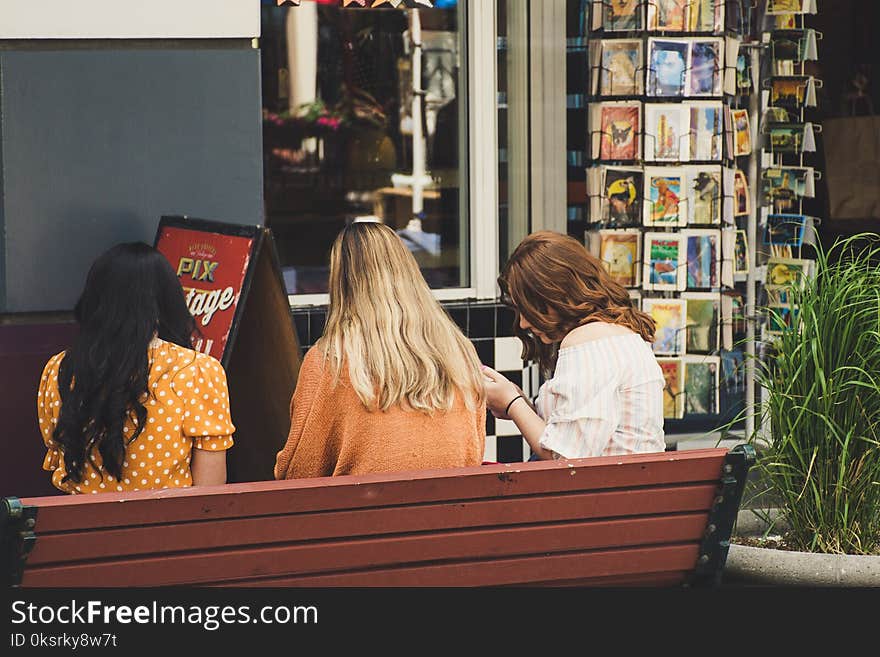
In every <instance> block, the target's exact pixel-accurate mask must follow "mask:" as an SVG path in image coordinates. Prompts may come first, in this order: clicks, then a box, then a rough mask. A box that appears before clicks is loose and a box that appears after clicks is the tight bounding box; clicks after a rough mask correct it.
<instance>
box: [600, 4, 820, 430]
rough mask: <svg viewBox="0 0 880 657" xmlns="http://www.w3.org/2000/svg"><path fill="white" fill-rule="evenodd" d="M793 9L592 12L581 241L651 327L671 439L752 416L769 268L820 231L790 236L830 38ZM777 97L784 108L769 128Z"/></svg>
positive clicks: (612, 7)
mask: <svg viewBox="0 0 880 657" xmlns="http://www.w3.org/2000/svg"><path fill="white" fill-rule="evenodd" d="M768 4H769V6H768ZM791 7H795V8H796V9H798V11H807V12H809V11H811V10H813V9H814V8H815V0H632V1H630V2H611V1H610V0H593V2H592V3H590V8H591V15H590V19H589V21H588V23H587V24H588V25H589V27H590V33H589V38H588V39H587V50H588V53H589V55H588V67H589V74H588V75H587V76H586V86H587V89H586V90H585V94H584V97H585V104H586V106H587V112H586V114H587V126H586V129H587V140H586V142H587V158H588V161H587V167H586V178H587V206H586V207H587V230H586V232H585V243H586V244H587V245H588V247H589V248H590V249H591V251H592V252H593V253H594V254H595V255H597V256H598V257H599V258H600V259H602V260H603V262H604V263H605V266H606V268H607V270H608V271H609V273H611V275H612V277H613V278H615V279H616V280H617V281H618V282H620V283H621V284H623V285H624V286H625V287H627V288H628V289H629V292H630V296H631V298H632V299H633V300H634V303H636V304H638V305H640V307H641V308H642V309H643V310H644V311H645V312H648V313H649V314H651V315H652V316H653V318H654V319H655V321H656V322H657V337H656V339H655V342H654V351H655V353H656V354H657V357H658V362H660V365H661V368H662V369H663V370H664V375H665V376H666V379H667V388H666V395H665V404H664V414H665V415H666V430H667V434H670V437H671V438H672V441H673V442H674V440H675V439H674V436H675V435H676V434H683V433H704V432H707V431H711V430H713V429H715V428H717V427H721V426H724V425H726V424H728V423H729V422H730V421H731V420H732V419H734V418H735V417H738V416H740V415H741V414H743V413H742V411H743V410H744V409H745V408H748V407H751V406H752V405H753V404H754V402H755V394H756V391H755V362H754V361H755V358H754V357H756V356H757V357H760V355H761V354H760V353H759V352H760V348H759V347H760V344H761V342H759V341H758V339H757V338H759V337H760V338H761V340H763V338H764V337H765V335H766V333H767V326H768V321H767V314H766V312H758V308H759V307H761V306H759V301H760V304H761V305H762V306H765V305H767V303H768V301H767V291H766V290H765V289H764V283H765V281H767V271H768V270H767V267H766V265H767V262H768V260H769V261H770V262H771V264H773V263H774V262H775V261H773V260H772V258H773V257H776V258H782V256H783V255H785V256H786V257H788V258H789V259H793V256H792V254H791V253H790V252H788V251H777V250H775V249H777V246H776V243H777V242H780V241H787V242H790V243H791V244H794V243H796V242H797V243H800V242H799V240H805V241H806V242H807V243H809V240H810V239H811V233H812V232H814V228H815V225H816V224H817V221H818V220H815V219H813V218H804V219H803V221H801V222H800V224H797V223H796V224H795V225H794V226H792V225H791V224H792V222H793V221H794V215H801V216H802V212H801V206H800V205H799V204H798V203H797V197H796V196H794V195H793V192H797V191H800V192H804V193H806V192H807V191H810V190H812V186H811V185H810V184H809V182H808V181H807V177H808V176H812V177H813V178H810V181H813V179H814V177H815V176H816V175H817V174H816V172H815V171H814V170H812V169H810V168H809V167H806V166H804V163H803V150H804V147H809V146H810V145H811V141H810V140H811V139H813V140H814V139H815V134H816V133H817V132H818V131H819V130H820V128H819V127H818V126H815V125H812V124H810V123H808V122H805V121H804V116H805V115H804V113H803V107H801V108H800V109H801V111H800V113H798V114H795V113H791V109H794V108H793V105H794V104H795V99H803V103H802V105H803V104H805V103H809V102H811V101H813V100H814V97H815V92H816V89H817V88H821V82H820V81H817V80H815V78H812V77H810V76H809V75H806V74H805V73H804V65H803V62H804V59H803V58H804V57H815V51H816V42H817V41H819V40H821V35H819V34H817V33H816V32H815V31H811V30H809V29H807V28H805V27H804V25H803V14H799V15H798V16H796V17H794V18H792V17H790V16H786V15H785V14H781V13H779V12H781V10H782V9H784V8H791ZM774 12H775V13H774ZM783 16H786V18H784V19H783V18H782V17H783ZM768 24H772V26H773V29H771V30H768V29H767V27H766V26H767V25H768ZM777 25H779V26H781V27H780V28H779V30H776V26H777ZM774 56H775V57H776V59H775V60H774ZM781 57H786V58H790V59H786V60H782V59H780V58H781ZM782 61H787V62H789V63H790V65H789V64H782V63H780V62H782ZM774 85H775V86H774ZM792 94H794V96H795V99H792V98H790V96H791V95H792ZM771 95H773V99H774V100H776V99H778V98H780V97H782V103H778V105H780V106H782V107H786V108H789V109H788V112H789V113H787V114H786V115H785V116H783V115H782V113H781V112H779V111H771V112H770V118H772V119H778V121H774V122H768V121H767V118H768V116H767V111H766V110H768V109H769V108H772V107H774V105H773V104H772V102H771ZM807 106H809V105H807ZM762 110H763V111H762ZM782 119H785V120H784V121H783V120H782ZM770 130H774V131H775V133H774V134H775V138H774V140H771V136H772V134H771V132H770ZM792 143H793V144H794V145H792ZM794 148H800V149H801V151H800V152H799V153H790V152H788V151H787V150H786V149H794ZM780 168H781V169H782V171H779V169H780ZM789 169H792V170H789ZM794 169H796V171H795V170H794ZM795 173H796V174H797V177H796V178H794V179H793V178H792V176H793V175H794V174H795ZM768 176H769V177H768ZM783 179H784V180H783ZM768 180H769V183H768ZM793 180H794V182H792V181H793ZM768 185H769V186H768ZM813 186H814V185H813ZM789 187H792V188H793V189H788V188H789ZM768 199H769V200H770V202H771V203H775V204H776V210H779V211H770V210H773V208H768V205H767V202H768ZM782 210H784V211H782ZM789 215H790V216H789ZM765 240H766V241H767V242H768V244H767V246H768V247H769V246H771V244H770V243H773V244H772V247H773V249H774V250H769V249H765V248H763V247H764V244H763V242H764V241H765ZM779 248H790V247H779ZM777 264H778V263H777ZM770 293H771V295H772V294H773V293H774V289H773V286H772V284H771V286H770ZM777 297H778V295H777ZM771 301H773V302H775V303H776V304H782V303H783V302H784V299H779V298H772V299H771ZM771 328H772V329H774V330H780V328H779V327H778V326H777V325H776V324H774V325H773V326H772V327H771ZM756 346H757V347H758V348H756ZM744 415H745V417H746V418H747V419H746V420H745V422H741V423H739V424H738V425H737V427H738V429H744V430H745V431H746V433H747V434H750V433H751V431H752V430H753V428H754V427H753V424H752V422H751V417H750V415H751V413H746V414H744Z"/></svg>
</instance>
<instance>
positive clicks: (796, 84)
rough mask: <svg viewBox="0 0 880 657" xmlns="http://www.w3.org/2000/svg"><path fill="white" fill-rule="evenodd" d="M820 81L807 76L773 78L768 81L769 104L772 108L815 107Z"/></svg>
mask: <svg viewBox="0 0 880 657" xmlns="http://www.w3.org/2000/svg"><path fill="white" fill-rule="evenodd" d="M821 86H822V82H821V80H816V78H814V77H812V76H809V75H790V76H775V77H773V78H771V79H770V104H771V105H773V106H774V107H790V108H801V107H815V106H816V89H817V88H821Z"/></svg>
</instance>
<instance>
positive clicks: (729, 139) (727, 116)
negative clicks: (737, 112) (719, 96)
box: [724, 105, 736, 159]
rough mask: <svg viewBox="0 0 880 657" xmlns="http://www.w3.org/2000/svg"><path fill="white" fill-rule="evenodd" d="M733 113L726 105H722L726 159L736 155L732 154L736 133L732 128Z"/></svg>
mask: <svg viewBox="0 0 880 657" xmlns="http://www.w3.org/2000/svg"><path fill="white" fill-rule="evenodd" d="M732 116H733V113H732V112H731V110H730V107H729V106H728V105H725V106H724V153H725V156H726V157H727V158H728V159H733V158H734V157H736V156H735V155H734V150H735V148H736V144H735V143H734V140H735V138H736V133H735V132H734V129H733V119H732V118H731V117H732Z"/></svg>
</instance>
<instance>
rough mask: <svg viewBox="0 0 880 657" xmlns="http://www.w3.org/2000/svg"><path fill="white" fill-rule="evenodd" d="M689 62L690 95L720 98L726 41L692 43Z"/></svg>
mask: <svg viewBox="0 0 880 657" xmlns="http://www.w3.org/2000/svg"><path fill="white" fill-rule="evenodd" d="M688 62H689V73H688V82H689V83H688V93H689V95H691V96H720V95H721V84H722V77H723V76H722V73H723V71H724V40H723V39H695V40H693V41H691V44H690V50H689V58H688Z"/></svg>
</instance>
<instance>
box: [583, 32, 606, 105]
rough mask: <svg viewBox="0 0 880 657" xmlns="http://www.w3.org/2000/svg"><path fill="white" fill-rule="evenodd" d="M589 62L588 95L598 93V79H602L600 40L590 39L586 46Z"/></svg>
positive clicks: (596, 94)
mask: <svg viewBox="0 0 880 657" xmlns="http://www.w3.org/2000/svg"><path fill="white" fill-rule="evenodd" d="M587 52H588V60H587V61H588V62H589V71H588V72H589V78H590V80H589V82H590V95H591V96H598V95H599V81H600V80H601V79H602V41H601V40H600V39H590V40H589V42H588V46H587Z"/></svg>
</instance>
